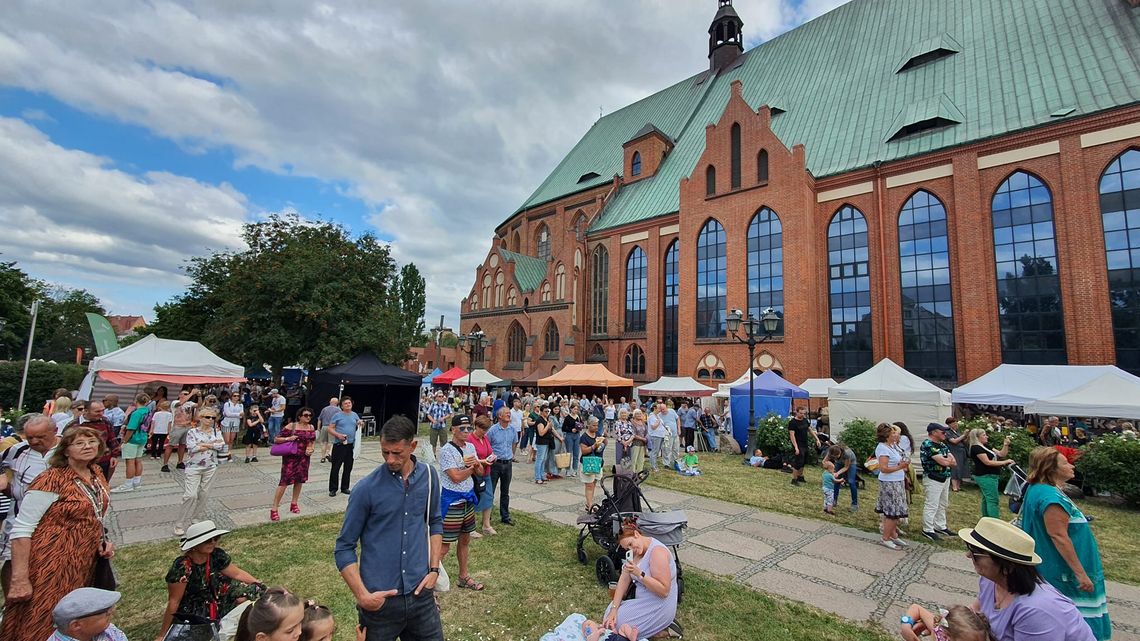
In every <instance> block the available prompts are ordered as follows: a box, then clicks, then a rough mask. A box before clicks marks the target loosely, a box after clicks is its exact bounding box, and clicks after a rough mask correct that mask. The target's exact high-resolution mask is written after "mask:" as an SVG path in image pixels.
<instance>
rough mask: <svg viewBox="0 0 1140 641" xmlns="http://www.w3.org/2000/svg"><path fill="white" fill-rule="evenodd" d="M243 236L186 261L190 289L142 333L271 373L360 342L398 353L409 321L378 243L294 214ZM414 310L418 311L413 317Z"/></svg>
mask: <svg viewBox="0 0 1140 641" xmlns="http://www.w3.org/2000/svg"><path fill="white" fill-rule="evenodd" d="M242 237H243V240H245V243H246V245H247V247H248V249H246V250H245V251H240V252H231V253H215V254H213V255H210V256H204V257H200V258H195V259H192V260H191V261H190V263H189V264H188V266H187V268H186V271H187V273H188V274H189V276H190V278H191V284H190V287H189V288H188V290H187V291H186V292H185V293H183V294H182V295H180V296H178V297H176V298H175V299H174V300H172V301H170V302H168V303H166V304H164V305H159V306H157V307H156V308H155V314H156V319H155V322H154V323H153V324H152V325H151V327H150V328H149V331H152V332H153V333H155V334H156V335H158V336H161V337H163V338H182V339H192V340H200V341H202V342H203V343H204V344H205V345H207V346H208V347H210V348H211V349H213V350H215V351H216V352H218V353H219V354H220V355H221V356H223V357H224V358H227V359H229V360H232V361H235V362H238V363H242V364H245V365H252V364H259V363H268V364H270V365H271V366H272V368H273V372H274V374H275V375H276V374H279V372H280V371H281V368H282V367H285V366H288V365H292V364H302V365H307V366H309V367H323V366H327V365H331V364H334V363H338V362H342V361H344V360H347V359H348V358H351V357H352V356H354V355H356V354H357V353H359V352H360V351H362V350H371V351H374V352H375V353H376V354H377V355H378V356H379V357H380V358H381V359H384V360H386V361H388V362H399V361H401V360H404V358H405V357H406V355H407V353H408V348H409V347H410V346H411V343H410V342H408V339H407V332H406V330H405V327H406V326H407V325H408V323H407V322H406V320H405V318H404V314H403V311H402V309H401V304H400V301H401V297H400V292H399V289H398V287H394V285H395V284H396V281H397V272H396V264H395V262H394V261H393V259H392V257H391V253H390V250H389V248H388V247H387V246H386V245H384V244H382V243H381V242H380V241H378V240H377V239H376V238H375V237H374V236H372V235H371V234H363V235H361V236H359V237H356V238H353V237H351V236H350V235H349V233H348V231H347V230H346V229H345V228H344V227H342V226H341V225H338V224H336V223H333V222H328V221H316V222H314V221H308V220H304V219H301V218H300V217H299V216H296V215H274V216H272V217H270V218H269V219H268V220H264V221H260V222H257V223H249V224H247V225H245V227H244V229H243V234H242ZM413 273H414V274H416V275H418V272H413ZM420 282H421V283H422V278H421V279H420ZM422 315H423V310H422V309H420V310H419V312H418V314H417V315H416V318H418V317H420V316H422ZM411 326H412V327H413V328H415V327H416V325H415V324H414V323H413V324H412V325H411Z"/></svg>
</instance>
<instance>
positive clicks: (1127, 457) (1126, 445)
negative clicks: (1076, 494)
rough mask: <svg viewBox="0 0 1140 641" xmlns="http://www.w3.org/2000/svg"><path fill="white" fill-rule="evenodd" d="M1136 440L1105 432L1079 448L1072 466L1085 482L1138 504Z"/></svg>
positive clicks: (1139, 456) (1138, 447)
mask: <svg viewBox="0 0 1140 641" xmlns="http://www.w3.org/2000/svg"><path fill="white" fill-rule="evenodd" d="M1138 466H1140V441H1137V440H1135V439H1130V438H1123V437H1120V436H1116V435H1114V434H1106V435H1104V436H1100V437H1097V438H1095V439H1093V440H1092V441H1090V442H1089V443H1088V444H1087V445H1085V446H1084V447H1082V448H1081V455H1080V458H1078V459H1077V463H1076V468H1077V472H1079V473H1080V474H1081V475H1082V476H1084V479H1085V483H1086V484H1087V485H1090V486H1092V487H1094V488H1096V489H1098V490H1105V491H1108V492H1112V493H1113V494H1118V495H1120V496H1122V497H1123V498H1124V500H1125V501H1128V502H1129V503H1130V504H1132V505H1140V476H1138V475H1137V474H1136V470H1137V469H1140V467H1138Z"/></svg>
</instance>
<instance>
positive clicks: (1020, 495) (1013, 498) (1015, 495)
mask: <svg viewBox="0 0 1140 641" xmlns="http://www.w3.org/2000/svg"><path fill="white" fill-rule="evenodd" d="M1009 472H1010V474H1009V481H1008V482H1007V483H1006V484H1005V491H1004V492H1003V494H1005V495H1006V496H1008V497H1009V511H1010V512H1013V513H1014V514H1017V513H1018V512H1020V511H1021V503H1022V500H1023V499H1024V498H1025V488H1026V486H1028V485H1029V475H1028V474H1026V473H1025V470H1023V469H1021V466H1020V465H1018V464H1017V463H1014V464H1013V465H1010V466H1009ZM1020 519H1021V517H1020V516H1018V517H1017V520H1020Z"/></svg>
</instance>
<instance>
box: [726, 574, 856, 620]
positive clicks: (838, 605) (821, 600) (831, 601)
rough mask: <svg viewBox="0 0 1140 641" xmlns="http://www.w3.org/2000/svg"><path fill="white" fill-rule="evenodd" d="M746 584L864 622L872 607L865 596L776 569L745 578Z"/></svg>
mask: <svg viewBox="0 0 1140 641" xmlns="http://www.w3.org/2000/svg"><path fill="white" fill-rule="evenodd" d="M746 583H748V585H751V586H752V587H754V588H757V589H759V590H762V591H764V592H768V593H770V594H775V595H777V596H782V597H788V596H789V595H795V597H794V598H795V599H796V600H797V601H803V602H804V603H807V604H809V605H814V606H815V607H817V608H819V609H821V610H826V611H827V612H831V613H832V614H838V615H839V616H841V617H845V618H848V619H854V620H856V621H865V620H867V619H868V618H869V617H870V616H871V613H872V612H874V611H875V607H876V606H875V602H874V601H872V600H871V599H868V598H867V597H864V596H860V595H857V594H852V593H850V592H845V591H843V590H837V589H835V588H832V587H828V586H825V585H820V584H818V583H812V582H811V581H808V580H807V579H804V578H801V577H798V576H794V575H791V574H788V573H787V572H781V571H779V570H764V571H763V572H759V573H757V574H754V575H752V576H751V577H749V578H748V579H747V581H746Z"/></svg>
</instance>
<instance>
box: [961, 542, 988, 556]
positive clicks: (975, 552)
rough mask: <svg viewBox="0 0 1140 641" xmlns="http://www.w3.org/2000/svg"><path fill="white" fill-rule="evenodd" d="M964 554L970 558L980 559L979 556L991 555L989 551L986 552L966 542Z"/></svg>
mask: <svg viewBox="0 0 1140 641" xmlns="http://www.w3.org/2000/svg"><path fill="white" fill-rule="evenodd" d="M966 556H968V557H970V558H971V559H980V558H986V557H989V556H991V555H990V553H989V552H986V551H985V550H983V549H982V548H979V547H976V546H973V545H970V544H968V543H967V544H966Z"/></svg>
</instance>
